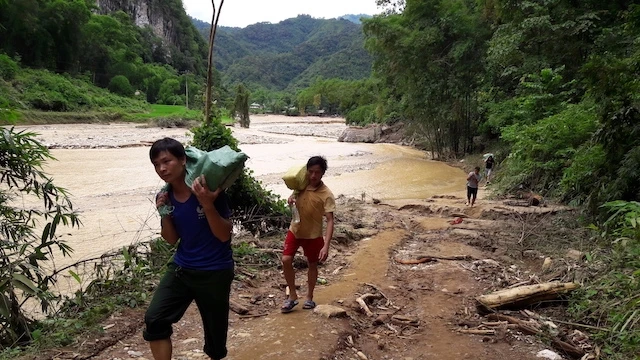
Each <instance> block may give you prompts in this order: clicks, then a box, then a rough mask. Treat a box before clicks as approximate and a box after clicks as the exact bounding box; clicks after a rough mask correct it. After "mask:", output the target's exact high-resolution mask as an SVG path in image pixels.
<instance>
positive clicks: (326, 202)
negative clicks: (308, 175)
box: [289, 183, 336, 239]
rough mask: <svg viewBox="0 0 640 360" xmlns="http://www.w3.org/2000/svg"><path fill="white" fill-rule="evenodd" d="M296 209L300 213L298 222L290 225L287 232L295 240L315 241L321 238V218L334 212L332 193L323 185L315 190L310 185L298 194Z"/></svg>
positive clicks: (334, 203)
mask: <svg viewBox="0 0 640 360" xmlns="http://www.w3.org/2000/svg"><path fill="white" fill-rule="evenodd" d="M296 207H297V208H298V212H299V213H300V222H299V223H293V222H292V223H291V226H290V227H289V230H291V232H292V233H293V235H295V236H296V238H297V239H316V238H319V237H322V218H323V217H324V214H326V213H332V212H334V211H335V210H336V200H335V198H334V197H333V193H332V192H331V190H329V188H328V187H327V186H326V185H325V184H324V183H320V186H318V187H317V188H314V187H312V186H311V185H309V186H307V188H306V189H305V190H303V191H302V192H300V194H298V197H297V199H296Z"/></svg>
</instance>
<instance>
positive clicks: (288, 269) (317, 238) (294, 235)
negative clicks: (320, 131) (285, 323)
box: [281, 156, 336, 313]
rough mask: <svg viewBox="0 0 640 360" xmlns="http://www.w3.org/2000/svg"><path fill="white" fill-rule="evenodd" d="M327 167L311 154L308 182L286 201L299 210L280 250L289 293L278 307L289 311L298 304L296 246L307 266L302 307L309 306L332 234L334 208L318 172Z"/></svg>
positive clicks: (320, 159) (310, 305)
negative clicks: (324, 228) (294, 267)
mask: <svg viewBox="0 0 640 360" xmlns="http://www.w3.org/2000/svg"><path fill="white" fill-rule="evenodd" d="M326 171H327V160H326V159H325V158H323V157H320V156H314V157H312V158H310V159H309V161H307V176H308V178H309V185H308V186H307V187H306V188H305V189H304V190H302V191H301V192H300V193H299V194H296V193H295V192H294V194H292V195H291V196H290V197H289V199H288V202H289V205H292V204H295V205H296V207H297V209H298V212H299V214H300V221H299V222H295V221H292V222H291V226H290V227H289V231H288V232H287V236H286V238H285V240H284V250H283V252H282V269H283V271H284V278H285V280H286V281H287V285H288V286H289V296H288V297H287V299H286V300H285V301H284V304H283V305H282V308H281V311H282V313H289V312H291V311H293V308H294V307H295V306H296V305H298V293H297V291H296V285H295V281H296V277H295V271H294V269H293V257H294V256H295V254H296V252H297V251H298V248H299V247H302V249H303V250H304V256H305V257H306V258H307V263H308V264H309V269H308V270H307V286H308V288H307V296H306V299H305V301H304V304H303V306H302V308H303V309H313V308H314V307H316V303H315V302H314V301H313V291H314V289H315V285H316V281H317V280H318V262H323V261H325V260H326V259H327V257H328V255H329V246H330V244H331V238H332V237H333V213H334V211H335V208H336V202H335V198H334V196H333V193H332V192H331V190H329V188H328V187H327V186H326V185H325V184H324V183H323V182H322V176H323V175H324V173H325V172H326ZM323 218H326V221H327V226H326V230H325V233H324V237H323V236H322V220H323Z"/></svg>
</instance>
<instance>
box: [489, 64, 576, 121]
mask: <svg viewBox="0 0 640 360" xmlns="http://www.w3.org/2000/svg"><path fill="white" fill-rule="evenodd" d="M560 72H561V69H557V70H552V69H542V70H541V71H540V73H537V74H528V75H525V76H523V78H522V80H521V82H520V83H519V84H518V88H517V89H516V96H514V97H512V98H509V99H507V100H504V101H502V102H497V103H489V104H488V105H487V106H488V114H487V121H486V122H485V123H484V125H483V126H484V128H485V131H489V132H491V133H494V134H500V132H501V130H502V129H503V128H504V127H506V126H509V125H513V124H532V123H535V122H536V121H538V120H540V119H544V118H546V117H549V116H552V115H555V114H557V113H558V112H560V111H562V110H563V109H564V108H565V107H566V103H567V101H568V100H569V98H570V93H571V90H570V86H571V85H572V84H566V83H565V82H564V81H563V78H562V76H561V75H560Z"/></svg>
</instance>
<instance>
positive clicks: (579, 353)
mask: <svg viewBox="0 0 640 360" xmlns="http://www.w3.org/2000/svg"><path fill="white" fill-rule="evenodd" d="M487 318H488V319H489V320H495V321H508V322H509V323H510V324H515V325H517V326H518V327H517V329H518V330H520V331H521V332H522V333H524V334H527V335H536V336H539V335H542V334H543V332H542V331H541V330H538V329H536V328H535V327H534V326H532V325H531V324H530V323H527V322H525V321H522V320H520V319H517V318H515V317H513V316H508V315H502V314H489V315H488V316H487ZM551 344H552V345H553V347H555V348H556V349H558V350H560V351H563V352H565V353H566V354H568V355H570V356H572V357H574V358H581V357H583V356H584V355H585V354H586V353H585V352H584V350H582V349H580V348H579V347H577V346H574V345H571V344H569V343H567V342H565V341H562V340H560V339H559V338H558V337H554V338H553V339H552V340H551Z"/></svg>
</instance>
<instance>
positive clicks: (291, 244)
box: [282, 231, 324, 263]
mask: <svg viewBox="0 0 640 360" xmlns="http://www.w3.org/2000/svg"><path fill="white" fill-rule="evenodd" d="M301 246H302V250H304V256H306V257H307V261H308V262H311V263H314V262H318V258H319V255H320V250H322V248H323V247H324V238H322V237H319V238H315V239H296V236H295V235H293V233H292V232H291V231H287V237H286V238H285V239H284V250H282V255H284V256H295V254H296V251H298V248H299V247H301Z"/></svg>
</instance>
